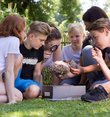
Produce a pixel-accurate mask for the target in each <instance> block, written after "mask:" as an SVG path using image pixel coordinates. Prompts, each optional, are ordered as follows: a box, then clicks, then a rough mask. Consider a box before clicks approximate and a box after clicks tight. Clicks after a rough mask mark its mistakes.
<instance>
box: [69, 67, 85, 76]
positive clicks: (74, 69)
mask: <svg viewBox="0 0 110 117" xmlns="http://www.w3.org/2000/svg"><path fill="white" fill-rule="evenodd" d="M70 72H71V73H72V74H75V75H79V74H82V73H84V72H83V67H81V66H79V67H78V68H73V67H70Z"/></svg>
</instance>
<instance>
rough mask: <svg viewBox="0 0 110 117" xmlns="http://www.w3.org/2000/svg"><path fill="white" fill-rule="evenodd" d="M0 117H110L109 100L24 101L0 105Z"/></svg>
mask: <svg viewBox="0 0 110 117" xmlns="http://www.w3.org/2000/svg"><path fill="white" fill-rule="evenodd" d="M0 117H110V100H107V101H102V102H95V103H87V102H82V101H80V100H78V101H76V100H75V101H48V100H44V99H33V100H24V101H23V102H19V103H17V104H14V105H6V104H1V105H0Z"/></svg>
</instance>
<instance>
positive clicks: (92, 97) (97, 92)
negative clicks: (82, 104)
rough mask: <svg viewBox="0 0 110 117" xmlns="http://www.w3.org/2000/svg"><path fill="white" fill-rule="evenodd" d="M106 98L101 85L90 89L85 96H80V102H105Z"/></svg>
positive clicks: (106, 94)
mask: <svg viewBox="0 0 110 117" xmlns="http://www.w3.org/2000/svg"><path fill="white" fill-rule="evenodd" d="M107 98H108V93H107V92H106V90H105V89H104V88H103V87H102V86H101V85H99V86H98V87H96V88H94V89H92V90H91V91H90V92H87V93H86V94H85V95H82V96H81V100H83V101H86V102H96V101H101V100H105V99H107Z"/></svg>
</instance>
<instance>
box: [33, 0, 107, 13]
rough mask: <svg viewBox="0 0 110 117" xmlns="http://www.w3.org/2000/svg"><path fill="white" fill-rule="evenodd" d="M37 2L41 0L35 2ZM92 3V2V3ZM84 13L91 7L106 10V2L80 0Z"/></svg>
mask: <svg viewBox="0 0 110 117" xmlns="http://www.w3.org/2000/svg"><path fill="white" fill-rule="evenodd" d="M34 1H35V2H37V1H39V0H34ZM91 1H92V2H91ZM80 2H81V5H82V8H83V11H84V12H85V11H86V10H87V9H89V8H90V7H91V6H99V7H100V8H102V9H103V8H104V4H105V2H106V0H80Z"/></svg>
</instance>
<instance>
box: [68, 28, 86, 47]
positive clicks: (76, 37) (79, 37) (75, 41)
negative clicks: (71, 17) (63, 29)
mask: <svg viewBox="0 0 110 117" xmlns="http://www.w3.org/2000/svg"><path fill="white" fill-rule="evenodd" d="M69 39H70V41H71V43H72V45H73V46H80V45H82V41H83V39H84V37H83V34H81V33H80V32H79V31H78V30H74V31H73V32H71V33H70V34H69Z"/></svg>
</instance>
